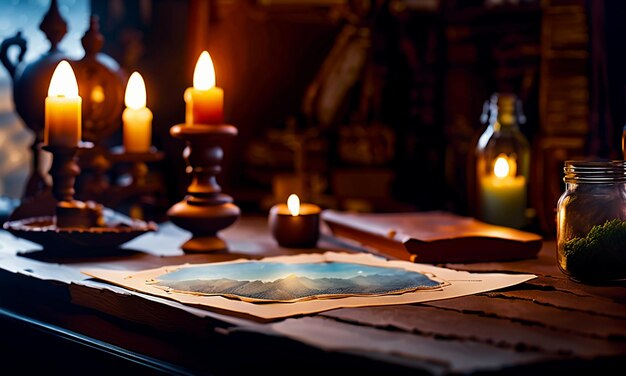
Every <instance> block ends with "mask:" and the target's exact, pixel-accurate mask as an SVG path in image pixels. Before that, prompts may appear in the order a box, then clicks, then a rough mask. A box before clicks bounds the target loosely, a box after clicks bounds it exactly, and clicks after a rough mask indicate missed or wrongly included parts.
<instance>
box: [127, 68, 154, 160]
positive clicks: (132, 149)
mask: <svg viewBox="0 0 626 376" xmlns="http://www.w3.org/2000/svg"><path fill="white" fill-rule="evenodd" d="M124 102H125V103H126V109H125V110H124V112H123V113H122V121H123V122H124V148H125V149H126V151H127V152H128V153H147V152H149V151H150V145H151V139H152V111H150V109H149V108H147V107H146V84H145V82H144V81H143V77H141V75H140V74H139V73H138V72H134V73H133V74H132V75H131V76H130V78H129V79H128V84H127V85H126V94H125V95H124Z"/></svg>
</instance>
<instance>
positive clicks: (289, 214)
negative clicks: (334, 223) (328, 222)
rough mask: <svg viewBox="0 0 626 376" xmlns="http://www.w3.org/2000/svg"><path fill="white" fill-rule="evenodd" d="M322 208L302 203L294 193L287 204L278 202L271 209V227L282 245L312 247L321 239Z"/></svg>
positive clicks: (287, 246) (273, 234)
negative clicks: (320, 219)
mask: <svg viewBox="0 0 626 376" xmlns="http://www.w3.org/2000/svg"><path fill="white" fill-rule="evenodd" d="M320 212H321V208H320V207H319V206H317V205H314V204H306V203H303V204H300V199H299V197H298V196H297V195H295V194H292V195H290V196H289V198H288V200H287V204H286V205H285V204H277V205H274V206H273V207H272V208H271V209H270V215H269V227H270V231H271V233H272V236H273V237H274V239H276V241H277V242H278V244H279V245H280V246H281V247H286V248H312V247H315V246H316V245H317V240H318V239H319V231H320V230H319V222H320V221H319V217H320Z"/></svg>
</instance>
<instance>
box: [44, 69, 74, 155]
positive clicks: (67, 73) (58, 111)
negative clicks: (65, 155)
mask: <svg viewBox="0 0 626 376" xmlns="http://www.w3.org/2000/svg"><path fill="white" fill-rule="evenodd" d="M81 103H82V99H81V97H80V96H79V95H78V83H77V82H76V76H75V75H74V71H73V70H72V67H71V66H70V64H69V63H68V62H67V61H65V60H63V61H61V62H60V63H59V64H58V65H57V67H56V69H55V70H54V73H53V74H52V79H51V80H50V86H49V87H48V96H47V97H46V100H45V128H44V143H45V144H46V145H49V146H62V147H76V146H78V143H79V142H80V138H81V108H80V106H81Z"/></svg>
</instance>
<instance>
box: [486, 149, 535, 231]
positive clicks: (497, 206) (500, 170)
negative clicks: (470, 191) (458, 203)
mask: <svg viewBox="0 0 626 376" xmlns="http://www.w3.org/2000/svg"><path fill="white" fill-rule="evenodd" d="M516 166H517V164H516V162H515V159H514V158H509V157H507V156H506V155H505V154H500V155H498V157H497V158H496V161H495V163H494V168H493V175H490V176H485V177H483V178H482V179H481V197H480V198H481V205H482V206H481V210H482V218H483V219H484V220H485V221H486V222H489V223H492V224H496V225H501V226H507V227H514V228H521V227H523V226H524V224H525V221H526V218H525V211H526V178H525V177H524V176H515V170H516Z"/></svg>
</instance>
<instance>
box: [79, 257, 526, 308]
mask: <svg viewBox="0 0 626 376" xmlns="http://www.w3.org/2000/svg"><path fill="white" fill-rule="evenodd" d="M249 262H250V260H247V259H241V260H235V261H229V262H225V263H220V264H225V265H226V264H234V263H249ZM258 262H272V263H285V264H302V263H324V262H335V263H355V264H361V265H366V266H373V267H392V268H399V269H404V270H408V271H414V272H418V273H423V274H427V275H429V276H432V278H434V279H436V280H438V281H444V282H445V283H442V284H441V286H440V287H438V288H430V289H417V290H414V291H408V292H404V293H401V294H388V295H371V296H345V297H337V298H332V299H328V298H325V299H308V300H298V301H292V302H281V303H275V302H270V303H268V302H264V303H258V302H253V301H250V300H248V301H246V299H232V298H227V297H224V296H220V295H205V294H190V293H187V292H180V291H177V290H173V289H164V288H163V287H162V286H159V285H158V284H155V280H158V277H159V276H163V275H164V274H167V273H171V272H174V271H177V270H181V269H182V268H186V267H197V266H198V265H197V264H196V265H189V264H184V265H172V266H166V267H161V268H156V269H149V270H143V271H137V272H131V271H119V270H105V269H90V270H83V271H82V272H83V273H84V274H86V275H88V276H91V277H94V278H97V279H100V280H104V281H107V282H109V283H112V284H115V285H118V286H121V287H124V288H127V289H130V290H135V291H139V292H143V293H147V294H151V295H155V296H160V297H164V298H168V299H172V300H175V301H178V302H180V303H183V304H188V305H193V306H196V307H203V308H206V309H216V310H226V311H231V312H233V313H240V314H245V315H252V316H256V317H259V318H262V319H278V318H284V317H289V316H296V315H303V314H310V313H315V312H322V311H327V310H331V309H335V308H344V307H363V306H376V305H393V304H407V303H418V302H425V301H431V300H440V299H450V298H455V297H459V296H464V295H471V294H476V293H481V292H486V291H491V290H497V289H501V288H505V287H508V286H512V285H515V284H518V283H522V282H525V281H528V280H530V279H533V278H536V276H535V275H532V274H501V273H469V272H461V271H456V270H452V269H446V268H440V267H436V266H432V265H427V264H416V263H411V262H407V261H389V260H386V259H384V258H381V257H378V256H375V255H371V254H365V253H363V254H351V253H337V252H326V253H323V254H304V255H293V256H279V257H266V258H264V259H262V260H259V261H258ZM207 265H208V264H207ZM210 265H215V264H210Z"/></svg>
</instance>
